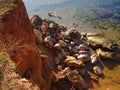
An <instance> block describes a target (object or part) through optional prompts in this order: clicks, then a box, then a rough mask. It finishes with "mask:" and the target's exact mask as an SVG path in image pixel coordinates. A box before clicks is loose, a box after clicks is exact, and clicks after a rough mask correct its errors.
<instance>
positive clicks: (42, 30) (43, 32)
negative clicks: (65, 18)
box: [40, 25, 47, 34]
mask: <svg viewBox="0 0 120 90" xmlns="http://www.w3.org/2000/svg"><path fill="white" fill-rule="evenodd" d="M40 29H41V32H42V34H45V33H46V30H47V29H46V27H45V26H44V25H41V27H40Z"/></svg>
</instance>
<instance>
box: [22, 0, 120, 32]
mask: <svg viewBox="0 0 120 90" xmlns="http://www.w3.org/2000/svg"><path fill="white" fill-rule="evenodd" d="M23 1H24V2H25V6H26V8H27V11H28V14H29V16H30V17H31V16H32V15H34V14H38V15H40V16H41V17H42V18H50V17H49V16H48V13H49V12H53V13H55V14H57V15H59V16H61V17H62V19H59V18H56V17H55V18H50V19H53V20H55V21H56V22H57V23H60V24H62V25H66V26H68V27H69V26H71V24H72V23H73V22H74V23H76V24H78V26H79V30H80V31H86V30H87V31H92V30H93V29H94V28H92V26H93V25H95V24H96V23H98V22H96V20H99V21H100V20H103V19H105V20H108V19H110V18H111V19H113V18H114V19H115V18H117V21H119V22H120V0H34V1H33V0H23ZM115 21H116V19H115Z"/></svg>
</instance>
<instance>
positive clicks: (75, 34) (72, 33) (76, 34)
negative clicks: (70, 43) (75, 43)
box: [69, 29, 81, 39]
mask: <svg viewBox="0 0 120 90" xmlns="http://www.w3.org/2000/svg"><path fill="white" fill-rule="evenodd" d="M69 36H70V37H71V38H74V39H80V37H81V35H80V33H79V32H78V31H77V30H74V29H72V30H70V32H69Z"/></svg>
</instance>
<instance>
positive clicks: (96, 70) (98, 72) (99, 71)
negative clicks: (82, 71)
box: [93, 66, 103, 75]
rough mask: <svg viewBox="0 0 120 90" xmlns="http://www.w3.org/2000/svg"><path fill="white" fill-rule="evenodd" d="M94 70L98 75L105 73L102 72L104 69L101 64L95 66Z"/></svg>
mask: <svg viewBox="0 0 120 90" xmlns="http://www.w3.org/2000/svg"><path fill="white" fill-rule="evenodd" d="M93 71H94V73H95V74H97V75H101V74H103V73H102V70H101V68H100V67H99V66H94V67H93Z"/></svg>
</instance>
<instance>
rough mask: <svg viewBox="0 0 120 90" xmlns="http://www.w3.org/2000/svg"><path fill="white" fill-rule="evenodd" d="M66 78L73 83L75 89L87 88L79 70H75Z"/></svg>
mask: <svg viewBox="0 0 120 90" xmlns="http://www.w3.org/2000/svg"><path fill="white" fill-rule="evenodd" d="M66 78H67V79H68V80H69V81H70V82H71V83H72V85H73V86H74V87H75V88H78V89H79V90H83V89H84V88H86V84H85V81H84V79H83V78H82V76H81V75H79V73H78V71H77V70H73V71H71V72H69V73H67V74H66Z"/></svg>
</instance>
